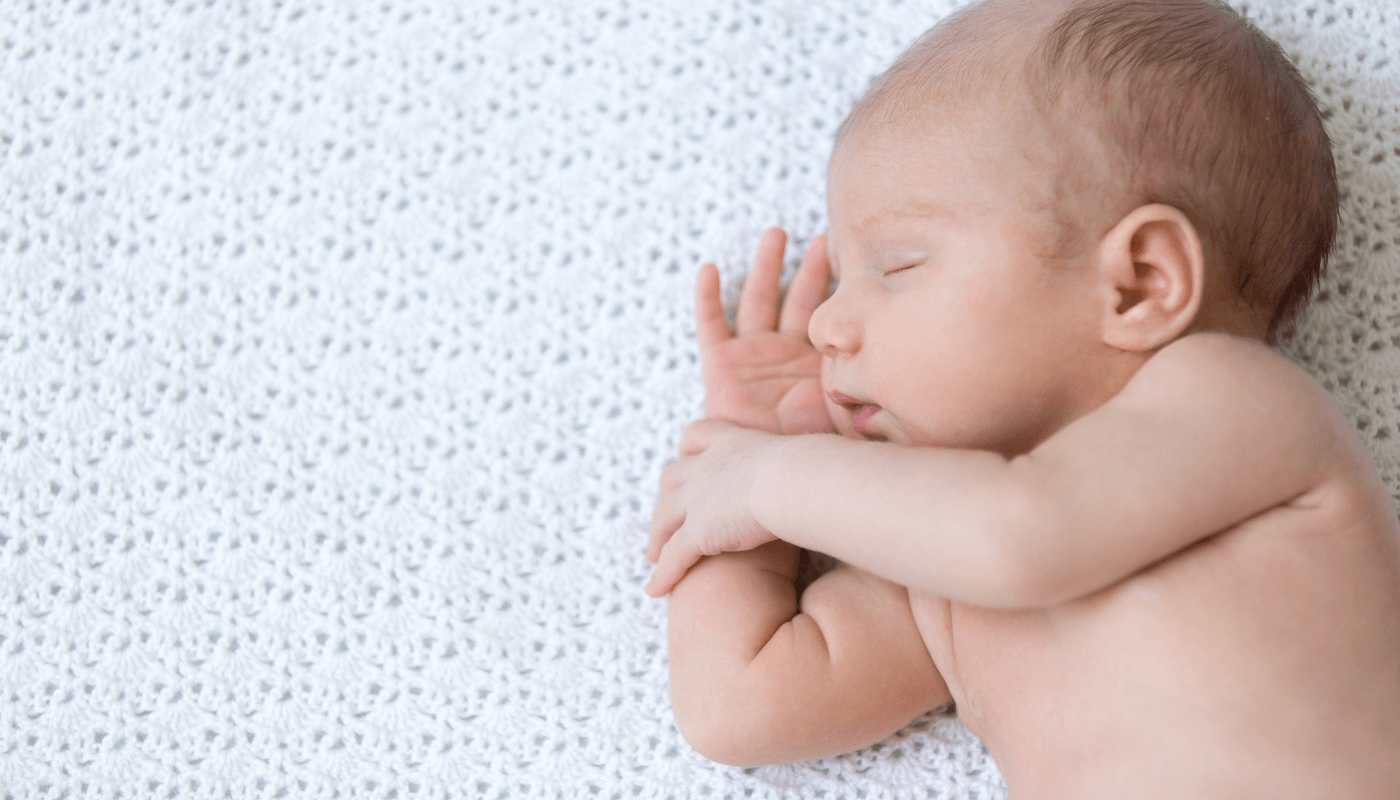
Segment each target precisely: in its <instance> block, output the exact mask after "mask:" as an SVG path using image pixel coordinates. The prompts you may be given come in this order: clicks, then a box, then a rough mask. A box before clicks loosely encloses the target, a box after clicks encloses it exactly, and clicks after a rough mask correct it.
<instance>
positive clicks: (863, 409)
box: [830, 391, 887, 442]
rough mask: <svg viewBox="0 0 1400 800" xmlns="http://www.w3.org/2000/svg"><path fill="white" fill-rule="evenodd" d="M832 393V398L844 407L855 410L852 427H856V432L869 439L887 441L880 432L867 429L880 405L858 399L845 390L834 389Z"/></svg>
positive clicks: (852, 416) (852, 415)
mask: <svg viewBox="0 0 1400 800" xmlns="http://www.w3.org/2000/svg"><path fill="white" fill-rule="evenodd" d="M830 394H831V399H832V400H834V401H836V402H837V403H838V404H839V405H840V406H841V407H842V408H845V409H847V410H848V411H851V412H853V413H852V414H851V427H852V428H855V430H856V433H859V434H860V435H861V436H864V437H865V438H867V439H873V440H876V441H882V442H883V441H887V439H886V438H885V437H884V436H881V435H880V434H878V433H874V432H871V431H868V430H867V429H866V425H867V424H868V423H869V422H870V418H871V417H873V416H875V414H876V413H877V412H879V410H880V406H878V405H876V404H874V403H866V402H864V401H862V400H858V399H856V398H854V397H851V396H850V395H848V394H845V393H843V392H837V391H832V392H831V393H830Z"/></svg>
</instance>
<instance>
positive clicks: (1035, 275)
mask: <svg viewBox="0 0 1400 800" xmlns="http://www.w3.org/2000/svg"><path fill="white" fill-rule="evenodd" d="M1024 138H1025V137H1024V136H1021V137H1019V139H1024ZM1019 139H1018V136H1017V135H1016V134H1015V132H1014V131H1011V130H1009V128H1008V126H1005V125H1000V124H997V122H996V121H995V120H993V119H991V118H987V117H984V116H983V115H978V114H971V115H966V118H964V119H958V120H957V121H952V120H950V121H947V122H944V123H941V124H940V125H939V126H938V127H937V129H935V130H933V131H931V132H930V131H921V132H919V133H918V134H917V135H914V134H899V133H888V134H887V133H883V132H881V133H876V134H875V135H873V136H870V137H866V138H864V139H862V138H860V137H858V136H857V137H852V138H851V139H848V140H847V141H846V142H845V143H843V144H842V145H841V148H840V150H838V152H837V153H836V155H835V156H834V158H833V160H832V163H831V171H830V175H829V187H828V200H829V223H830V227H829V230H828V239H827V246H828V252H829V255H830V258H831V265H832V272H833V275H834V276H835V277H836V278H837V280H838V285H837V288H836V290H835V292H834V293H833V294H832V295H831V297H830V298H828V299H827V300H826V302H824V303H823V304H822V305H821V306H820V307H818V308H817V310H816V312H815V313H814V314H813V316H812V320H811V325H810V327H809V330H808V332H809V335H810V337H811V340H812V343H813V344H814V345H815V346H816V347H817V349H818V350H819V351H820V352H821V353H822V356H823V359H822V388H823V390H824V391H825V392H826V393H827V398H826V402H827V403H828V406H827V408H828V411H829V412H830V413H831V416H832V418H833V419H835V420H836V421H837V428H838V429H839V430H840V431H841V433H842V434H844V435H847V436H856V437H865V438H870V439H883V440H889V441H892V442H900V443H906V444H925V445H938V446H943V447H960V448H973V449H984V450H995V451H998V452H1002V453H1005V454H1008V455H1011V454H1015V453H1020V452H1026V451H1028V450H1029V449H1031V448H1032V447H1034V446H1035V445H1036V444H1038V443H1039V442H1040V440H1042V439H1044V438H1045V437H1046V436H1048V435H1049V434H1050V433H1052V432H1054V430H1056V429H1058V428H1059V427H1061V426H1062V425H1064V424H1066V423H1067V422H1069V421H1070V420H1072V419H1074V418H1075V417H1077V416H1079V415H1080V414H1082V413H1084V412H1086V411H1088V410H1089V409H1090V408H1092V407H1093V406H1094V405H1096V404H1098V403H1101V402H1103V400H1104V399H1106V398H1105V397H1104V396H1103V391H1102V387H1101V386H1099V385H1098V384H1101V383H1102V381H1101V380H1099V381H1096V380H1095V376H1094V373H1095V369H1094V368H1095V366H1097V365H1098V364H1100V363H1102V362H1101V361H1100V359H1102V358H1104V357H1105V350H1104V346H1103V345H1102V343H1101V340H1099V339H1098V337H1097V336H1096V334H1097V333H1098V331H1097V325H1098V322H1099V319H1100V317H1099V313H1098V312H1099V311H1100V309H1101V307H1102V305H1103V303H1105V302H1109V301H1108V300H1107V299H1105V298H1103V297H1101V296H1100V291H1099V290H1098V289H1097V288H1096V286H1095V283H1094V282H1093V280H1092V279H1091V276H1092V266H1093V265H1092V264H1085V263H1075V262H1071V263H1069V264H1060V265H1057V266H1052V265H1048V264H1047V263H1046V262H1045V260H1044V258H1043V257H1042V254H1043V253H1044V251H1045V249H1046V238H1047V234H1048V232H1049V231H1050V230H1051V228H1050V226H1049V225H1048V223H1047V221H1046V220H1047V219H1048V216H1047V214H1046V213H1045V209H1046V206H1045V204H1046V203H1047V202H1048V200H1047V199H1046V198H1048V197H1049V196H1050V193H1048V192H1047V191H1046V186H1047V185H1048V184H1047V179H1046V178H1045V177H1044V175H1043V174H1042V173H1041V172H1040V171H1038V170H1037V169H1036V168H1035V167H1034V166H1033V164H1032V160H1031V159H1029V158H1027V157H1026V156H1025V154H1024V152H1023V147H1022V144H1021V143H1020V141H1019ZM1038 204H1039V207H1040V209H1041V211H1040V212H1037V211H1036V210H1035V209H1036V208H1037V205H1038ZM1086 258H1087V257H1086ZM848 398H853V399H854V400H855V401H856V402H858V403H860V404H868V405H875V406H878V407H879V408H878V409H869V408H864V409H863V408H861V406H860V405H856V404H855V403H852V402H851V401H850V400H848Z"/></svg>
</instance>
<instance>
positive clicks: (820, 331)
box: [809, 0, 1338, 453]
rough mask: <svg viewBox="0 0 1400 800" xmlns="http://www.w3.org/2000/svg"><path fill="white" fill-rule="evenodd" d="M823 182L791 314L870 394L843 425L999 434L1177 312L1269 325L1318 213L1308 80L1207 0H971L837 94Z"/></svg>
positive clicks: (1023, 435) (1324, 245)
mask: <svg viewBox="0 0 1400 800" xmlns="http://www.w3.org/2000/svg"><path fill="white" fill-rule="evenodd" d="M829 180H830V185H829V203H830V207H829V212H830V213H829V217H830V227H829V234H828V250H829V254H830V257H831V260H832V268H833V271H834V272H835V274H836V276H837V278H838V287H837V289H836V292H835V293H834V294H833V295H832V297H831V298H830V299H829V300H828V301H827V302H826V303H824V304H823V305H822V306H821V307H820V308H819V309H818V310H817V312H816V313H815V314H814V315H813V319H812V324H811V328H810V331H809V332H810V334H811V336H812V341H813V343H814V344H815V345H816V346H817V347H818V349H819V350H821V351H822V352H823V354H824V355H825V356H827V357H826V358H825V359H824V366H823V384H824V387H825V388H826V389H827V391H828V392H835V393H839V394H837V395H835V396H834V397H840V396H842V395H846V396H850V397H854V398H857V399H858V400H860V401H864V402H865V403H868V404H876V405H879V406H880V407H881V411H880V412H877V413H875V414H874V416H873V417H871V416H870V412H869V411H867V412H865V413H864V414H862V415H861V416H862V418H864V417H869V419H870V423H869V425H868V426H867V429H866V430H865V431H855V430H854V429H853V428H852V429H850V430H847V429H848V428H851V423H852V419H851V417H852V412H853V410H855V409H856V408H858V406H856V405H855V404H853V403H850V402H847V403H845V405H846V406H847V408H846V410H845V412H844V415H845V418H844V419H842V413H843V412H841V411H840V410H839V409H838V408H836V405H837V403H836V400H835V399H833V401H832V402H833V406H832V409H831V410H832V411H833V416H834V417H835V418H836V419H838V427H839V428H841V429H842V430H843V431H844V432H846V433H862V432H863V433H865V434H866V435H868V436H871V437H879V438H888V439H892V440H899V441H909V442H913V443H927V444H941V445H945V446H965V447H978V448H984V449H995V450H1000V451H1003V452H1007V453H1012V452H1024V451H1025V450H1028V449H1030V448H1031V447H1033V446H1034V445H1035V444H1036V443H1038V442H1039V441H1040V440H1041V439H1043V438H1044V437H1045V436H1048V435H1049V434H1050V433H1052V432H1053V431H1054V430H1056V429H1058V428H1059V427H1060V426H1062V425H1063V424H1065V423H1066V422H1068V421H1070V420H1071V419H1073V418H1075V417H1077V416H1079V415H1081V414H1083V413H1085V412H1086V411H1088V410H1090V409H1091V408H1093V407H1095V406H1097V405H1099V404H1101V403H1102V402H1104V401H1105V400H1107V399H1108V398H1109V397H1111V396H1112V395H1113V394H1115V393H1116V392H1117V391H1118V390H1119V389H1120V388H1121V387H1122V385H1123V383H1124V382H1126V380H1127V379H1128V378H1129V377H1131V375H1132V373H1133V372H1135V371H1136V369H1137V368H1138V367H1139V366H1141V364H1142V363H1143V362H1144V361H1145V360H1146V358H1147V357H1149V356H1150V355H1151V353H1153V352H1155V350H1157V349H1159V348H1160V347H1162V346H1163V345H1165V344H1167V343H1168V342H1170V341H1172V340H1173V339H1175V338H1177V337H1179V336H1181V335H1183V334H1185V333H1189V332H1193V331H1204V330H1217V331H1224V332H1229V333H1234V334H1237V335H1241V336H1251V337H1255V338H1260V339H1265V340H1268V341H1273V340H1274V338H1275V337H1276V335H1277V334H1278V333H1279V332H1281V331H1284V330H1286V329H1287V327H1288V326H1289V325H1290V324H1291V321H1292V319H1293V317H1294V315H1295V314H1296V313H1297V311H1298V310H1299V309H1300V308H1301V307H1302V305H1303V304H1304V303H1305V302H1306V301H1307V299H1308V296H1309V295H1310V293H1311V290H1312V288H1313V286H1314V285H1315V283H1316V281H1317V277H1318V274H1319V272H1320V270H1321V268H1322V265H1323V263H1324V261H1325V259H1326V256H1327V253H1328V251H1329V249H1330V248H1331V244H1332V240H1333V238H1334V236H1335V232H1336V219H1337V203H1338V200H1337V187H1336V179H1335V174H1334V168H1333V163H1332V156H1331V149H1330V145H1329V143H1328V140H1327V135H1326V133H1325V131H1324V130H1323V126H1322V120H1321V117H1320V115H1319V113H1318V111H1317V108H1316V105H1315V103H1314V101H1313V99H1312V97H1311V95H1310V94H1309V92H1308V90H1307V88H1306V86H1305V85H1304V84H1303V82H1302V80H1301V79H1300V78H1299V76H1298V74H1297V72H1296V70H1295V69H1294V68H1293V66H1292V65H1291V64H1290V63H1289V61H1288V59H1287V58H1286V56H1284V54H1283V53H1282V51H1281V50H1280V49H1279V48H1278V46H1277V45H1276V44H1274V43H1273V42H1272V41H1270V40H1269V39H1268V38H1267V37H1265V36H1264V35H1263V34H1261V33H1259V32H1258V31H1257V30H1255V29H1254V28H1253V27H1252V26H1250V25H1249V24H1248V23H1246V22H1245V21H1244V20H1242V19H1241V18H1240V17H1239V15H1237V14H1236V13H1235V12H1233V11H1231V10H1230V9H1228V8H1226V7H1224V6H1220V5H1214V4H1211V3H1208V2H1204V1H1203V0H987V1H986V2H984V3H981V4H978V5H975V6H972V7H970V8H968V9H965V10H964V11H962V12H960V13H958V14H956V15H954V16H953V17H950V18H949V19H948V20H945V21H944V22H943V23H941V24H939V25H938V26H936V27H935V28H934V29H933V30H931V31H929V32H928V33H927V34H925V35H924V36H923V37H922V38H921V39H920V40H919V41H918V42H917V43H915V44H914V46H913V47H911V48H910V49H909V50H908V51H907V52H906V53H905V54H904V55H903V56H901V57H900V59H899V60H898V61H897V62H896V63H895V64H894V66H892V67H891V68H890V69H889V70H888V71H887V72H886V73H885V74H884V75H882V76H881V77H880V78H879V79H878V80H877V81H876V82H875V84H874V85H873V86H872V88H871V90H870V91H869V92H868V93H867V94H866V95H865V96H864V97H863V98H862V99H861V100H860V101H859V102H858V103H857V104H856V106H855V108H854V109H853V110H852V112H851V114H850V115H849V117H848V118H847V119H846V121H845V123H843V125H842V127H841V130H840V132H839V133H838V136H837V144H836V148H835V150H834V151H833V155H832V161H831V168H830V176H829ZM904 267H909V269H901V268H904ZM897 270H898V271H897ZM920 398H922V401H921V399H920ZM931 398H938V399H937V400H936V401H935V400H931ZM921 402H922V406H921ZM862 421H863V420H862Z"/></svg>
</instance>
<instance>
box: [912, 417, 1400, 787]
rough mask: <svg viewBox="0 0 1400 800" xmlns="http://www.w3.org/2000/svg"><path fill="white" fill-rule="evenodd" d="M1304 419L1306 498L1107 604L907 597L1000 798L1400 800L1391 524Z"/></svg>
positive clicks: (1348, 465) (1383, 505)
mask: <svg viewBox="0 0 1400 800" xmlns="http://www.w3.org/2000/svg"><path fill="white" fill-rule="evenodd" d="M1318 413H1319V414H1321V415H1324V416H1325V417H1326V422H1327V424H1328V425H1330V426H1331V428H1333V429H1334V430H1335V432H1336V435H1335V436H1334V437H1330V440H1331V441H1332V442H1334V445H1335V449H1334V450H1333V452H1330V453H1318V454H1317V456H1318V458H1320V459H1322V460H1324V461H1325V462H1327V463H1330V464H1331V465H1332V466H1331V467H1330V468H1329V469H1327V470H1324V475H1325V479H1324V480H1322V481H1320V482H1319V483H1318V485H1317V486H1316V487H1315V488H1314V489H1313V490H1311V491H1309V492H1308V493H1306V494H1304V495H1302V496H1300V497H1298V498H1297V499H1295V500H1293V501H1291V502H1289V503H1287V504H1285V505H1281V506H1278V507H1275V508H1273V509H1270V510H1268V511H1266V512H1264V513H1262V514H1258V515H1256V516H1254V517H1252V518H1251V519H1249V520H1246V521H1245V522H1243V523H1241V524H1238V525H1236V526H1234V527H1231V528H1229V529H1227V530H1225V531H1222V532H1221V533H1219V534H1218V535H1216V536H1213V537H1211V538H1208V539H1206V540H1204V541H1201V542H1199V543H1197V544H1196V545H1194V546H1193V547H1190V548H1189V549H1187V550H1185V551H1183V552H1181V553H1179V554H1177V555H1175V556H1173V557H1170V558H1168V559H1166V560H1164V561H1162V562H1159V563H1158V564H1156V565H1154V566H1152V567H1149V568H1148V569H1146V570H1143V571H1141V572H1139V573H1137V574H1136V575H1134V576H1132V577H1130V578H1128V579H1126V580H1124V581H1121V582H1120V583H1118V584H1116V585H1114V586H1112V587H1110V588H1108V589H1106V590H1103V591H1101V592H1097V593H1095V594H1093V595H1091V596H1089V597H1087V598H1083V599H1080V600H1076V601H1072V602H1069V603H1066V604H1063V605H1060V606H1056V607H1052V608H1049V609H1036V610H1027V611H1005V610H991V609H985V608H978V607H974V606H968V605H964V604H960V603H950V602H948V601H946V600H943V599H940V598H937V597H933V596H931V595H927V594H922V593H918V592H912V591H911V592H910V601H911V604H912V606H913V610H914V616H915V620H916V621H917V623H918V626H919V630H920V633H921V635H922V636H923V638H924V641H925V643H926V644H927V645H928V647H929V651H930V653H931V654H932V655H933V658H934V661H935V663H936V664H937V666H938V668H939V671H940V672H941V673H942V675H943V676H944V678H945V679H946V680H947V682H948V686H949V689H950V690H951V692H952V694H953V697H954V699H955V700H956V702H957V710H958V714H959V716H960V717H961V719H962V720H963V721H964V722H965V723H966V724H967V726H968V727H969V728H970V729H971V730H972V731H973V732H975V733H976V734H978V736H980V737H981V738H982V739H983V741H984V742H985V743H986V744H987V746H988V748H989V749H990V750H991V752H992V754H993V756H994V757H995V759H996V761H997V764H998V766H999V767H1000V768H1001V770H1002V773H1003V775H1004V776H1005V778H1006V780H1007V784H1008V786H1009V788H1010V791H1011V796H1012V797H1013V798H1015V800H1036V799H1037V798H1060V797H1064V798H1099V797H1103V798H1122V797H1134V798H1145V797H1156V796H1160V797H1171V798H1180V797H1192V798H1216V797H1270V798H1275V797H1278V798H1282V797H1324V796H1326V797H1348V798H1363V797H1365V798H1371V797H1375V798H1382V797H1384V798H1395V797H1400V759H1397V758H1396V754H1397V753H1400V524H1397V519H1396V516H1395V513H1394V511H1393V510H1392V507H1391V505H1390V502H1389V499H1388V497H1387V496H1386V493H1385V490H1384V487H1383V486H1382V485H1381V482H1380V479H1379V477H1378V476H1377V474H1376V471H1375V468H1374V467H1373V466H1372V465H1371V462H1370V459H1369V457H1368V455H1367V453H1366V451H1365V449H1364V448H1363V446H1362V445H1361V443H1360V441H1359V440H1358V439H1357V438H1356V436H1355V434H1354V433H1352V431H1351V429H1350V427H1349V426H1348V424H1347V423H1346V421H1345V420H1344V419H1343V418H1342V417H1341V415H1340V413H1338V412H1337V410H1336V407H1335V405H1333V404H1331V403H1330V402H1328V403H1325V404H1321V403H1320V404H1319V408H1318ZM1241 446H1249V443H1247V442H1241ZM1123 535H1125V536H1131V535H1132V532H1131V531H1124V532H1123Z"/></svg>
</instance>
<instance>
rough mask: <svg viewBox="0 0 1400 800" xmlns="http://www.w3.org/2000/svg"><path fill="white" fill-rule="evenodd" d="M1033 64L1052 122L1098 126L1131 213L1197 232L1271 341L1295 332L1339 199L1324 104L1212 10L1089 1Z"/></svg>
mask: <svg viewBox="0 0 1400 800" xmlns="http://www.w3.org/2000/svg"><path fill="white" fill-rule="evenodd" d="M1028 66H1029V67H1030V70H1029V75H1031V76H1032V86H1033V88H1034V89H1038V90H1039V99H1040V100H1041V101H1042V102H1045V103H1048V104H1049V106H1050V107H1052V108H1055V109H1056V110H1057V111H1059V112H1060V113H1058V114H1053V116H1055V117H1057V118H1059V119H1067V117H1066V116H1065V113H1067V112H1068V113H1070V114H1071V115H1074V114H1078V113H1087V114H1090V115H1093V117H1095V118H1096V120H1095V121H1096V122H1097V125H1095V126H1094V127H1095V128H1096V129H1097V132H1098V134H1099V136H1100V138H1101V139H1102V140H1103V144H1104V145H1106V146H1107V147H1108V148H1110V150H1111V151H1116V155H1117V156H1118V157H1119V158H1121V159H1122V163H1123V164H1124V165H1126V166H1127V168H1128V169H1129V170H1130V172H1131V178H1130V180H1129V181H1128V186H1129V188H1128V191H1129V193H1130V194H1131V195H1132V198H1131V200H1132V201H1133V202H1134V203H1138V202H1143V203H1165V204H1168V205H1171V206H1174V207H1176V208H1178V209H1180V210H1181V211H1182V213H1184V214H1186V216H1187V217H1188V218H1189V219H1190V220H1191V221H1192V223H1193V224H1195V226H1196V228H1197V230H1198V231H1199V232H1200V235H1201V237H1202V239H1203V240H1204V241H1205V243H1206V246H1207V247H1208V248H1209V250H1208V258H1209V255H1210V251H1213V254H1214V255H1215V256H1217V257H1218V259H1219V262H1218V266H1224V267H1226V268H1227V269H1228V270H1229V275H1228V277H1229V278H1231V279H1233V284H1234V287H1233V288H1234V289H1235V291H1236V293H1237V295H1238V296H1239V298H1240V299H1241V300H1243V301H1244V302H1245V303H1246V304H1247V305H1248V306H1250V307H1252V308H1255V309H1259V310H1261V311H1263V312H1267V313H1269V318H1268V328H1267V333H1266V338H1267V340H1268V341H1271V342H1272V341H1274V340H1275V339H1276V337H1277V335H1278V333H1279V332H1280V331H1282V330H1286V329H1287V328H1288V327H1290V326H1291V324H1292V321H1293V318H1294V316H1295V315H1296V314H1297V312H1298V311H1299V310H1300V309H1301V308H1302V307H1303V305H1304V304H1305V303H1307V301H1308V298H1309V297H1310V296H1311V294H1312V291H1313V289H1314V287H1315V286H1316V284H1317V281H1318V278H1319V276H1320V275H1321V272H1322V269H1323V267H1324V265H1325V264H1326V261H1327V257H1328V253H1329V252H1330V251H1331V248H1332V243H1333V240H1334V239H1335V238H1336V233H1337V216H1338V202H1339V201H1338V191H1337V177H1336V168H1335V166H1334V164H1333V161H1332V148H1331V144H1330V142H1329V141H1328V138H1327V132H1326V130H1325V129H1324V128H1323V124H1322V116H1321V114H1320V113H1319V112H1318V108H1317V103H1316V101H1315V99H1314V98H1313V95H1312V93H1311V92H1310V91H1309V89H1308V87H1307V85H1306V84H1305V83H1304V82H1303V79H1302V78H1301V77H1300V76H1299V74H1298V71H1297V69H1296V68H1295V67H1294V66H1293V64H1292V62H1291V61H1289V59H1288V56H1287V55H1285V54H1284V52H1283V50H1282V49H1281V48H1280V47H1279V46H1278V45H1277V44H1276V43H1275V42H1274V41H1273V40H1272V39H1270V38H1269V37H1268V36H1266V35H1265V34H1263V33H1262V32H1260V31H1259V29H1258V28H1256V27H1254V25H1252V24H1251V23H1250V22H1249V21H1248V20H1245V19H1244V18H1243V17H1241V16H1240V15H1239V14H1238V13H1237V12H1235V11H1234V10H1233V9H1231V8H1230V7H1228V6H1226V5H1224V4H1223V3H1218V2H1213V0H1087V2H1078V3H1075V4H1074V5H1072V6H1071V7H1070V8H1069V9H1068V11H1066V12H1065V13H1064V14H1063V15H1062V16H1061V17H1060V18H1059V19H1058V20H1057V21H1056V22H1055V23H1054V24H1053V25H1051V27H1050V28H1049V29H1048V30H1047V31H1046V32H1045V34H1044V35H1043V36H1042V37H1041V40H1040V47H1039V50H1038V52H1037V53H1036V54H1035V56H1033V57H1032V59H1031V61H1030V62H1028ZM1212 266H1217V265H1212Z"/></svg>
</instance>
